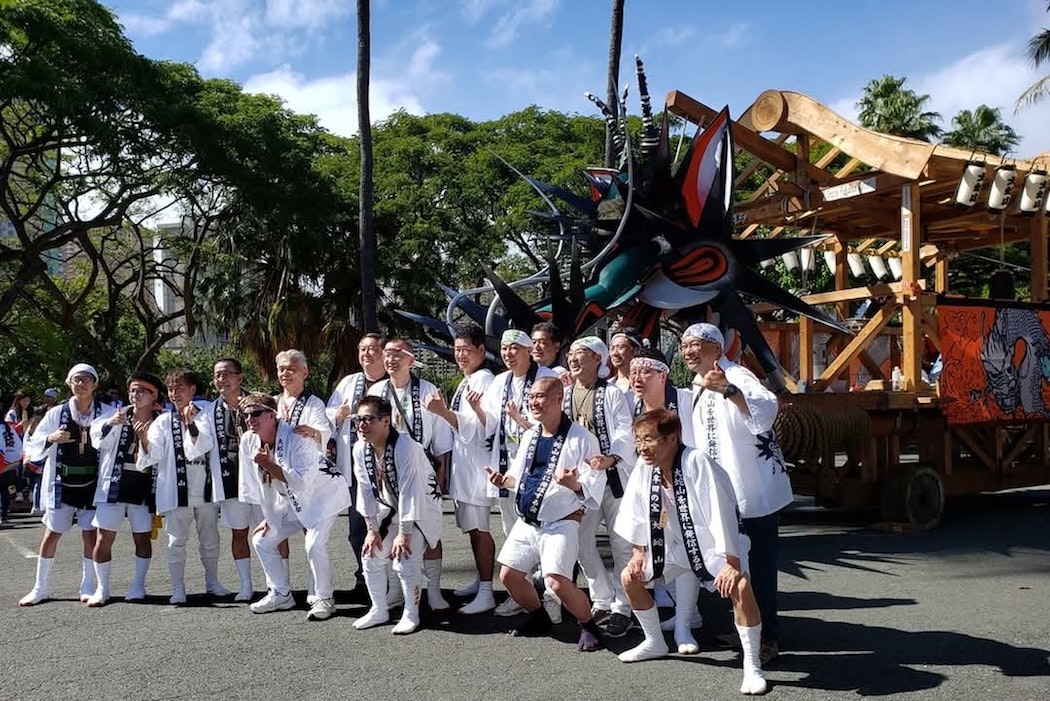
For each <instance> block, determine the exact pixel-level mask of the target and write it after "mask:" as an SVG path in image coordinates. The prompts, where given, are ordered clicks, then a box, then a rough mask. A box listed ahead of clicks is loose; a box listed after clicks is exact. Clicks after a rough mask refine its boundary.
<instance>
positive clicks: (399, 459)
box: [354, 429, 442, 547]
mask: <svg viewBox="0 0 1050 701" xmlns="http://www.w3.org/2000/svg"><path fill="white" fill-rule="evenodd" d="M393 430H394V429H391V431H393ZM375 457H376V469H377V470H378V469H380V468H382V469H386V468H385V467H383V454H382V453H379V452H377V453H376V456H375ZM394 465H395V466H396V470H397V482H398V493H397V503H396V504H389V503H382V502H381V501H379V500H378V499H376V495H375V492H374V491H373V485H372V481H371V480H370V479H369V477H368V470H367V469H366V467H365V441H358V442H357V443H356V444H355V445H354V474H355V475H356V476H357V499H356V501H355V502H354V503H355V504H356V505H357V511H358V513H359V514H361V515H362V516H364V517H365V518H366V519H370V520H371V521H372V523H373V524H375V526H376V528H378V527H379V524H380V523H382V522H383V521H384V520H385V519H386V518H387V517H388V516H390V515H391V514H393V517H394V519H395V520H396V521H397V522H398V523H399V524H401V523H409V522H411V523H414V524H415V526H416V527H417V528H418V529H419V532H420V533H422V534H423V538H424V539H425V540H426V542H427V544H428V545H429V546H430V547H434V546H435V545H437V543H438V542H439V541H440V540H441V526H442V514H441V495H440V494H438V489H437V476H436V475H435V474H434V466H433V465H431V464H430V459H429V458H427V454H426V453H425V452H424V451H423V446H421V445H420V444H419V443H417V442H415V441H414V440H412V437H411V436H409V435H408V434H407V433H399V434H398V438H397V444H396V445H395V446H394ZM391 528H393V521H392V522H391Z"/></svg>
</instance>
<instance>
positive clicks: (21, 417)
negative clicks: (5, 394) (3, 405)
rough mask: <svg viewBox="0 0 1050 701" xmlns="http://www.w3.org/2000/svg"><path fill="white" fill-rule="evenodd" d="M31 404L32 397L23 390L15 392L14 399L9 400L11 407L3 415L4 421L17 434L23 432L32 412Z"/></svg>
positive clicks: (21, 434)
mask: <svg viewBox="0 0 1050 701" xmlns="http://www.w3.org/2000/svg"><path fill="white" fill-rule="evenodd" d="M32 405H33V397H32V396H31V395H30V394H29V393H28V392H25V391H24V390H18V391H17V392H15V397H14V399H13V400H11V408H10V409H8V410H7V415H6V416H4V421H5V422H6V423H7V424H9V425H10V426H11V428H13V429H14V430H15V431H17V432H18V435H19V436H23V435H24V434H25V428H26V426H27V425H28V424H29V419H30V417H31V416H32V414H33V412H32Z"/></svg>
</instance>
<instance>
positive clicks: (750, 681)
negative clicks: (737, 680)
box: [736, 624, 768, 696]
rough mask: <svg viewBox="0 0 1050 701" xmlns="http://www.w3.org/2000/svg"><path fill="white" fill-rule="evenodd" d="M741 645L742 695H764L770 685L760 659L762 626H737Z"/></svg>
mask: <svg viewBox="0 0 1050 701" xmlns="http://www.w3.org/2000/svg"><path fill="white" fill-rule="evenodd" d="M736 631H737V633H738V634H739V635H740V645H741V647H742V648H743V652H744V679H743V682H741V684H740V693H741V694H746V695H749V696H750V695H755V694H764V693H766V689H767V688H768V685H767V684H766V680H765V678H764V677H763V676H762V662H761V660H760V659H759V656H758V653H759V648H760V647H761V645H762V625H761V624H759V625H757V626H742V625H739V624H738V625H737V627H736Z"/></svg>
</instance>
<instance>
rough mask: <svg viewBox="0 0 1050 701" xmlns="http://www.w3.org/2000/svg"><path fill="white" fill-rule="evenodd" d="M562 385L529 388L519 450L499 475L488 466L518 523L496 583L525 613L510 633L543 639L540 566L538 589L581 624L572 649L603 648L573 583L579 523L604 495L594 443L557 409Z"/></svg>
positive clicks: (553, 381)
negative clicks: (535, 577) (533, 575)
mask: <svg viewBox="0 0 1050 701" xmlns="http://www.w3.org/2000/svg"><path fill="white" fill-rule="evenodd" d="M562 396H563V387H562V384H561V381H560V380H558V379H557V378H554V377H541V378H539V379H537V380H536V382H535V383H534V384H533V385H532V387H531V388H530V389H529V409H530V411H531V413H532V416H534V417H535V419H536V422H537V423H536V425H535V426H534V427H533V428H531V429H529V430H528V431H526V432H525V434H524V436H522V446H523V447H522V449H521V450H519V451H518V454H517V455H515V456H514V460H513V461H512V463H511V467H510V469H509V470H507V473H506V474H500V473H499V472H496V471H494V470H492V469H491V468H488V470H487V471H488V474H489V479H490V481H491V482H492V484H494V485H495V486H497V487H499V488H500V489H506V490H513V491H512V493H513V494H514V497H513V498H514V505H515V508H516V509H517V512H518V515H519V517H520V518H518V520H517V521H516V522H515V523H514V527H513V528H511V530H510V533H509V534H508V535H507V540H506V541H505V542H504V543H503V547H502V548H501V549H500V552H499V555H498V556H497V559H498V560H499V562H500V564H501V565H502V566H503V567H502V568H501V569H500V575H499V576H500V581H502V582H503V586H505V587H506V588H507V591H508V592H510V595H511V597H512V598H513V599H514V600H515V601H517V602H518V605H519V606H521V607H522V608H523V609H525V610H526V611H527V612H528V613H529V618H528V620H527V621H526V622H525V623H524V624H523V625H521V626H519V627H518V628H516V629H515V630H514V631H513V634H514V635H543V634H546V633H548V632H549V631H550V629H551V626H552V621H551V618H550V615H549V614H548V613H547V610H546V608H545V607H544V606H543V604H542V603H541V602H540V597H539V595H538V594H537V593H536V588H535V586H533V583H532V580H531V579H530V578H529V573H530V572H532V570H533V569H535V568H536V567H537V566H539V569H540V572H542V573H543V576H544V580H545V584H546V586H547V588H548V589H549V590H551V591H552V592H553V593H554V594H555V595H556V596H557V597H558V599H559V600H560V601H561V602H562V605H564V606H565V608H566V609H567V610H568V612H569V613H570V614H571V615H572V616H573V617H575V618H576V621H577V622H578V623H579V625H580V638H579V641H578V642H577V644H576V649H577V650H579V651H581V652H591V651H593V650H597V649H599V648H601V647H602V645H603V643H602V637H601V630H600V629H599V628H598V626H597V624H596V623H595V621H594V616H593V615H592V613H591V606H590V602H589V601H588V600H587V595H586V594H584V593H583V592H582V591H580V590H579V589H578V588H577V587H576V584H575V583H574V582H573V581H572V577H573V569H574V568H575V566H576V560H577V558H578V555H579V550H580V521H581V520H582V519H583V518H584V512H585V511H586V510H588V509H597V508H598V506H599V505H600V503H601V499H602V496H603V495H604V494H605V476H606V475H605V471H604V470H595V469H592V468H591V465H590V460H591V459H592V458H594V456H596V455H598V453H599V448H598V439H597V438H595V437H594V436H593V435H592V434H591V433H590V432H588V431H587V429H585V428H584V427H583V426H581V425H579V424H578V423H575V422H573V421H572V420H571V419H569V417H568V416H566V415H565V413H564V412H563V411H562Z"/></svg>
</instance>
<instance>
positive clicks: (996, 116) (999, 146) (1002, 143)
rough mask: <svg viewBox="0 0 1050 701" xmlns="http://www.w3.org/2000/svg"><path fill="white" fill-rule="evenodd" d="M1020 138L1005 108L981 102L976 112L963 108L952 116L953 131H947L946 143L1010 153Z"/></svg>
mask: <svg viewBox="0 0 1050 701" xmlns="http://www.w3.org/2000/svg"><path fill="white" fill-rule="evenodd" d="M1020 141H1021V139H1020V137H1018V136H1017V132H1015V131H1014V130H1013V128H1012V127H1011V126H1010V125H1008V124H1006V123H1005V122H1004V121H1003V115H1002V111H1001V110H1000V109H999V108H998V107H996V108H992V107H989V106H988V105H979V106H978V107H977V109H975V110H973V111H972V112H971V111H970V110H962V111H960V112H959V114H957V115H955V116H954V117H952V129H951V131H948V132H946V133H945V134H944V143H946V144H948V145H949V146H955V147H957V148H965V149H971V150H975V151H983V152H984V153H991V154H994V155H996V156H1004V155H1006V154H1007V153H1009V152H1010V151H1012V150H1013V149H1014V148H1015V147H1016V146H1017V144H1018V143H1020Z"/></svg>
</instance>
